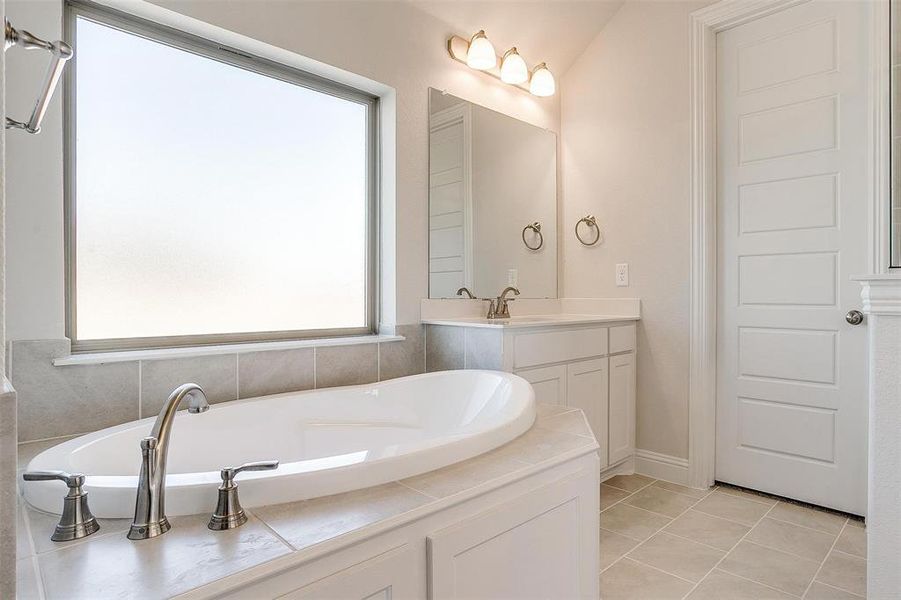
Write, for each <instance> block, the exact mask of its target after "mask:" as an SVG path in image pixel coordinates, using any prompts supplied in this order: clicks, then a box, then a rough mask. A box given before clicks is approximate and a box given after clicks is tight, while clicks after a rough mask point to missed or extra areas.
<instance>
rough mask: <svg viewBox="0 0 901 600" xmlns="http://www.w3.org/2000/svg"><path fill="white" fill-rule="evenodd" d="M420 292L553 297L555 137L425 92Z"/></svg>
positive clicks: (447, 295)
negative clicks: (423, 286)
mask: <svg viewBox="0 0 901 600" xmlns="http://www.w3.org/2000/svg"><path fill="white" fill-rule="evenodd" d="M429 117H430V118H429V297H430V298H453V297H456V296H455V295H456V292H457V290H458V289H460V288H461V287H466V288H468V289H470V290H471V291H472V293H473V294H475V295H476V296H478V297H492V296H497V295H498V294H499V293H500V291H501V290H502V289H503V288H505V287H506V286H508V285H512V286H515V287H517V288H518V289H519V290H520V292H521V294H522V295H521V296H520V297H525V298H556V297H557V139H556V136H555V135H554V133H552V132H550V131H547V130H545V129H542V128H540V127H536V126H534V125H530V124H528V123H525V122H523V121H520V120H518V119H514V118H513V117H509V116H507V115H504V114H501V113H499V112H495V111H493V110H489V109H487V108H485V107H483V106H479V105H477V104H473V103H471V102H467V101H465V100H462V99H460V98H457V97H456V96H452V95H450V94H446V93H443V92H440V91H438V90H434V89H430V90H429Z"/></svg>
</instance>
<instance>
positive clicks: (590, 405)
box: [566, 358, 608, 467]
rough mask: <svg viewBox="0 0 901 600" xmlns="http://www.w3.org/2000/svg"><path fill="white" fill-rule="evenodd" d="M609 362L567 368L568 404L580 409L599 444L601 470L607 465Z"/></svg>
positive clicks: (595, 360) (596, 362)
mask: <svg viewBox="0 0 901 600" xmlns="http://www.w3.org/2000/svg"><path fill="white" fill-rule="evenodd" d="M607 379H608V370H607V359H606V358H596V359H594V360H584V361H581V362H576V363H570V364H568V365H566V405H567V406H571V407H573V408H580V409H582V412H584V413H585V418H586V419H588V424H589V425H591V430H592V432H594V437H595V438H596V439H597V441H598V445H600V447H601V448H600V450H599V452H598V454H599V455H600V458H601V467H606V466H607V464H608V463H607V437H608V432H607V425H608V419H607V398H608V396H607Z"/></svg>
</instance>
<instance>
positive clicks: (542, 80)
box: [529, 63, 557, 96]
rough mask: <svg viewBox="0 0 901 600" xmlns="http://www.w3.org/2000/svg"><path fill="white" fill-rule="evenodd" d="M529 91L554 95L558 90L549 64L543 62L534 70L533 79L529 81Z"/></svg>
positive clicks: (536, 93)
mask: <svg viewBox="0 0 901 600" xmlns="http://www.w3.org/2000/svg"><path fill="white" fill-rule="evenodd" d="M529 91H530V92H532V93H533V94H534V95H536V96H553V95H554V92H556V91H557V85H556V83H555V82H554V76H553V74H551V71H550V69H548V68H547V65H546V64H544V63H541V64H540V65H538V66H537V67H535V70H534V71H532V80H531V81H530V82H529Z"/></svg>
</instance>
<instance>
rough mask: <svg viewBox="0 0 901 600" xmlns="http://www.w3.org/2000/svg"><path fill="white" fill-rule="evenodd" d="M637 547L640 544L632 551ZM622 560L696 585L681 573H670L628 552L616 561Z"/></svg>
mask: <svg viewBox="0 0 901 600" xmlns="http://www.w3.org/2000/svg"><path fill="white" fill-rule="evenodd" d="M639 545H640V544H639ZM637 548H638V546H636V547H635V548H633V549H632V550H630V552H634V551H635V550H636V549H637ZM622 560H631V561H632V562H634V563H638V564H640V565H641V566H643V567H647V568H649V569H653V570H655V571H658V572H660V573H663V574H664V575H669V576H670V577H675V578H676V579H679V580H680V581H684V582H685V583H689V584H691V585H694V584H695V582H694V581H692V580H691V579H685V578H684V577H681V576H679V575H676V574H675V573H670V572H669V571H664V570H663V569H661V568H660V567H655V566H654V565H649V564H648V563H646V562H643V561H640V560H638V559H637V558H633V557H631V556H629V555H628V554H627V555H626V556H623V557H622V558H620V559H619V560H618V561H616V562H620V561H622ZM610 566H611V567H612V566H613V565H610ZM604 570H605V571H606V569H604Z"/></svg>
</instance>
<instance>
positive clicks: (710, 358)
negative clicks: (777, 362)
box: [688, 0, 891, 488]
mask: <svg viewBox="0 0 901 600" xmlns="http://www.w3.org/2000/svg"><path fill="white" fill-rule="evenodd" d="M809 1H810V0H721V1H720V2H717V3H716V4H713V5H711V6H708V7H706V8H702V9H700V10H697V11H695V12H693V13H691V15H690V19H689V26H690V33H689V37H690V45H689V48H690V53H691V54H690V64H689V78H690V79H689V80H690V85H691V88H690V111H691V120H690V133H691V147H690V155H689V162H690V168H691V171H690V198H691V275H690V311H689V392H688V413H689V414H688V484H689V485H690V486H692V487H695V488H706V487H708V486H710V485H712V484H713V482H714V478H715V469H716V378H717V371H716V369H717V367H716V327H717V318H716V317H717V312H716V303H717V291H716V290H717V277H716V268H717V264H716V263H717V243H716V227H717V225H716V218H717V215H716V209H717V198H716V158H717V145H716V139H717V138H716V134H717V132H716V49H717V44H716V35H717V34H718V33H720V32H722V31H726V30H728V29H732V28H733V27H737V26H739V25H743V24H745V23H748V22H750V21H754V20H756V19H760V18H762V17H766V16H768V15H771V14H773V13H776V12H779V11H782V10H785V9H787V8H790V7H792V6H796V5H799V4H803V3H806V2H809ZM867 4H868V6H869V10H870V11H871V15H870V17H871V18H870V35H869V36H868V42H869V45H870V49H869V53H870V60H871V63H870V64H871V73H870V78H869V81H870V85H869V88H868V90H867V93H868V105H869V119H868V121H869V123H868V128H869V132H868V140H869V141H868V145H869V152H868V157H867V162H868V181H869V182H870V188H869V190H868V193H867V195H868V202H867V204H868V211H869V218H868V222H869V232H868V238H869V239H868V241H867V243H868V248H869V249H868V252H867V256H868V265H867V268H868V269H869V271H870V272H871V273H887V272H888V267H889V257H888V251H889V242H888V234H889V231H888V223H889V216H890V215H889V210H890V206H891V204H890V189H889V186H890V167H891V162H890V160H891V159H890V154H889V152H890V148H891V146H890V144H891V132H890V130H889V124H890V122H889V116H890V109H891V106H890V105H891V98H890V87H889V86H890V76H891V70H890V65H889V62H890V56H891V54H890V53H891V45H890V37H889V33H890V24H889V0H871V1H870V2H868V3H867Z"/></svg>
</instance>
